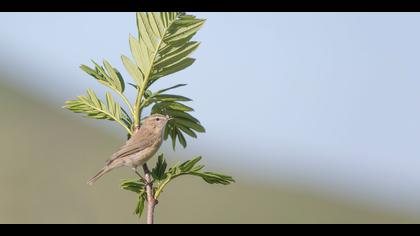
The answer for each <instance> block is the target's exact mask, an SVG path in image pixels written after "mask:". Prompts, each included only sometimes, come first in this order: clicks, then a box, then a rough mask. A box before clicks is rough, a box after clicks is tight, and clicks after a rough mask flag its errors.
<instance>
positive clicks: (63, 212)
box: [0, 80, 420, 223]
mask: <svg viewBox="0 0 420 236" xmlns="http://www.w3.org/2000/svg"><path fill="white" fill-rule="evenodd" d="M0 81H2V80H0ZM0 107H1V111H2V113H1V114H2V115H1V122H0V130H1V135H0V148H1V155H0V158H1V163H2V164H1V165H0V188H1V191H2V193H1V194H0V223H137V222H139V220H138V218H136V216H134V215H133V210H134V205H135V202H136V196H135V194H133V193H130V192H127V191H123V190H121V189H120V187H119V183H120V180H121V179H124V178H131V177H134V175H133V174H132V172H131V171H130V170H128V169H124V168H120V169H118V170H115V171H113V172H111V173H110V174H108V175H107V176H106V177H104V178H103V179H101V180H100V181H99V182H98V183H97V184H95V185H94V186H93V187H90V186H88V185H86V184H85V183H86V180H87V179H88V178H89V177H91V175H93V174H94V173H95V172H96V171H97V170H98V169H99V168H101V167H102V165H103V164H104V163H105V160H106V159H107V157H108V156H109V155H110V154H111V153H113V152H114V151H115V150H116V149H117V148H118V147H119V146H120V144H121V143H123V142H124V137H120V138H118V137H114V136H113V135H111V134H110V133H109V132H104V131H102V130H100V129H98V128H95V127H94V126H90V125H88V123H89V122H81V120H82V118H81V117H80V116H76V115H70V114H71V113H70V112H68V111H65V110H63V109H61V108H60V107H51V106H50V105H47V104H44V103H42V102H40V101H37V100H36V99H34V98H33V97H31V96H29V95H26V94H25V93H24V92H21V91H17V90H16V89H14V88H12V87H9V86H6V84H2V83H1V82H0ZM92 122H96V121H92ZM109 124H110V123H109ZM205 156H206V158H208V159H210V160H211V157H209V155H208V154H206V155H205ZM249 179H250V178H249ZM236 180H237V183H236V184H233V185H230V186H216V185H208V184H205V183H203V182H202V181H201V180H200V179H195V178H192V177H191V178H184V179H179V180H177V181H175V183H173V184H172V185H171V186H169V188H168V189H167V190H166V191H165V192H164V193H163V195H162V198H161V200H160V203H159V205H158V206H157V210H156V214H157V215H156V221H157V223H415V222H420V220H419V219H418V218H413V217H412V216H405V215H401V214H396V213H390V212H387V211H378V210H376V211H373V210H369V209H368V208H366V207H364V206H357V205H354V204H350V203H346V202H340V201H338V200H335V199H333V198H331V199H323V198H319V197H316V195H314V194H311V193H310V192H305V191H302V190H299V191H298V190H295V189H294V188H292V187H283V188H282V187H278V186H259V185H258V184H257V183H253V182H249V181H247V180H242V179H240V178H239V179H238V178H236ZM141 222H144V221H143V220H142V221H141Z"/></svg>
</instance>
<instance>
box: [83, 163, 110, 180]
mask: <svg viewBox="0 0 420 236" xmlns="http://www.w3.org/2000/svg"><path fill="white" fill-rule="evenodd" d="M111 169H112V168H110V167H109V166H105V167H104V168H102V170H100V171H99V172H98V173H97V174H96V175H95V176H93V177H92V178H91V179H90V180H89V181H88V182H87V184H89V185H92V184H93V183H95V182H96V180H98V179H99V178H101V177H102V176H103V175H104V174H106V173H108V171H110V170H111Z"/></svg>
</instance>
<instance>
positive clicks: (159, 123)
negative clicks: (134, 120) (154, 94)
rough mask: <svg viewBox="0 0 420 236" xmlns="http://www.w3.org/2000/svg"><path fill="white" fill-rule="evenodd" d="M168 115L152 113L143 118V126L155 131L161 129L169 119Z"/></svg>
mask: <svg viewBox="0 0 420 236" xmlns="http://www.w3.org/2000/svg"><path fill="white" fill-rule="evenodd" d="M171 119H172V118H170V117H169V116H164V115H161V114H153V115H150V116H148V117H146V118H144V119H143V124H142V126H143V127H148V128H152V129H154V130H156V131H162V130H163V129H164V128H165V125H166V124H167V123H168V121H169V120H171Z"/></svg>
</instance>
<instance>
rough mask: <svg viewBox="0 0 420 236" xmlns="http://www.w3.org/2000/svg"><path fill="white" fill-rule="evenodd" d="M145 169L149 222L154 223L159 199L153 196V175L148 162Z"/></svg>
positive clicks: (144, 166)
mask: <svg viewBox="0 0 420 236" xmlns="http://www.w3.org/2000/svg"><path fill="white" fill-rule="evenodd" d="M143 170H144V178H145V179H146V181H147V185H146V194H147V224H153V217H154V211H155V206H156V204H157V200H156V199H155V197H154V196H153V182H152V177H151V174H150V170H149V167H147V164H144V165H143Z"/></svg>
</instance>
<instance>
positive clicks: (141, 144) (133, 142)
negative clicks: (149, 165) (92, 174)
mask: <svg viewBox="0 0 420 236" xmlns="http://www.w3.org/2000/svg"><path fill="white" fill-rule="evenodd" d="M155 141H156V139H154V138H151V137H150V136H149V138H147V139H145V138H133V139H130V140H128V141H127V143H126V144H125V145H124V146H122V147H121V148H120V150H118V151H117V152H116V153H114V154H113V155H112V156H111V159H109V161H107V165H109V164H111V163H112V162H114V161H115V160H117V159H120V158H123V157H126V156H129V155H132V154H134V153H137V152H140V151H142V150H144V149H145V148H147V147H150V146H152V145H153V143H154V142H155Z"/></svg>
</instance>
